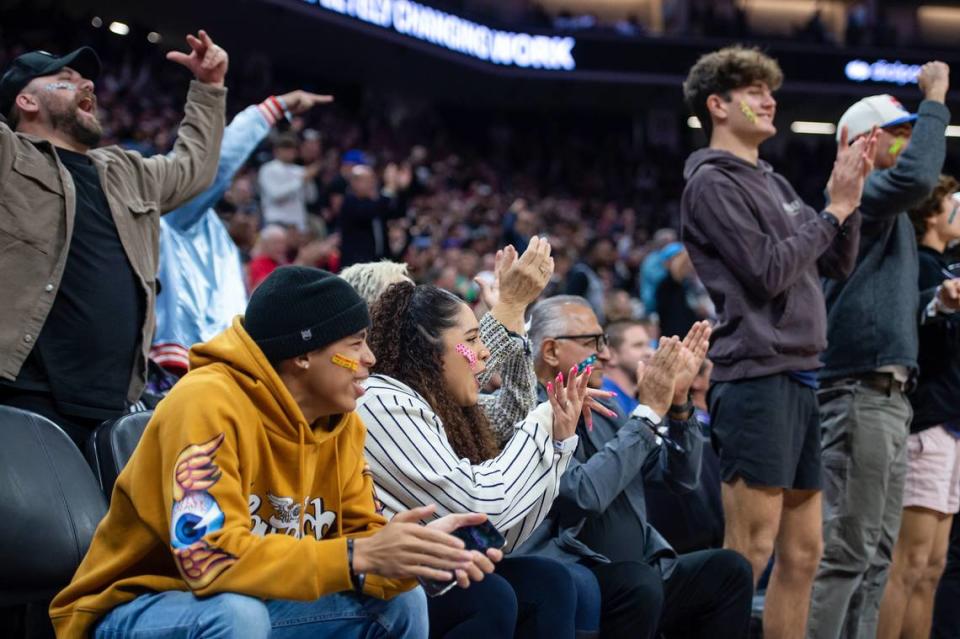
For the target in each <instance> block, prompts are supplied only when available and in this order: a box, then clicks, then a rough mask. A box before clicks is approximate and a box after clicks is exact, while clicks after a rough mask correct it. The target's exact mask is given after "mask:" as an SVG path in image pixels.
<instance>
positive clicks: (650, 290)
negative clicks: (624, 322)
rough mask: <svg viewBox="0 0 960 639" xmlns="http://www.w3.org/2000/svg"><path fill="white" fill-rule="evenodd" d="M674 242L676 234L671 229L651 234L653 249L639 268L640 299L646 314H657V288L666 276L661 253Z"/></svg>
mask: <svg viewBox="0 0 960 639" xmlns="http://www.w3.org/2000/svg"><path fill="white" fill-rule="evenodd" d="M676 241H677V232H676V231H674V230H673V229H660V230H659V231H657V232H656V233H654V234H653V248H652V250H651V251H650V253H648V254H647V256H646V257H645V258H644V259H643V264H642V265H641V267H640V299H641V301H642V302H643V306H644V309H645V310H646V312H647V313H656V312H657V287H658V286H660V282H661V281H662V280H663V278H665V277H666V276H667V267H666V264H664V261H663V256H662V255H661V251H663V249H665V248H666V247H667V246H668V245H670V244H671V243H673V242H676Z"/></svg>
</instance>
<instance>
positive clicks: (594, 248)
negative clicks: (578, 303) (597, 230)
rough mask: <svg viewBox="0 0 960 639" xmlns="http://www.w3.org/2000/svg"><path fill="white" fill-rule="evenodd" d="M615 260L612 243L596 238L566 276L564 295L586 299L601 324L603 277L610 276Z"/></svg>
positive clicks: (602, 238) (603, 293)
mask: <svg viewBox="0 0 960 639" xmlns="http://www.w3.org/2000/svg"><path fill="white" fill-rule="evenodd" d="M616 260H617V250H616V247H615V246H614V244H613V241H612V240H610V238H607V237H597V238H594V239H592V240H590V242H589V243H588V244H587V247H586V249H584V258H583V259H582V260H581V261H579V262H577V263H576V264H574V265H573V268H572V269H570V273H569V274H568V275H567V290H566V294H567V295H577V296H579V297H583V298H586V300H587V301H588V302H590V306H591V308H593V312H594V313H595V314H596V316H597V319H598V320H599V321H600V323H601V324H602V323H603V322H604V321H605V316H604V296H605V294H606V285H605V283H604V276H610V275H611V274H612V268H613V266H614V264H615V263H616Z"/></svg>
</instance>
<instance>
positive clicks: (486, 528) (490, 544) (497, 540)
mask: <svg viewBox="0 0 960 639" xmlns="http://www.w3.org/2000/svg"><path fill="white" fill-rule="evenodd" d="M450 534H451V535H453V536H454V537H459V538H460V539H462V540H463V543H464V545H465V547H466V549H467V550H477V551H479V552H486V551H487V549H488V548H497V549H500V548H503V547H504V546H506V545H507V540H506V539H504V538H503V535H501V534H500V531H499V530H497V528H496V526H494V525H493V524H491V523H490V521H489V520H487V521H485V522H483V523H482V524H477V525H476V526H464V527H463V528H457V529H456V530H454V531H453V532H452V533H450ZM417 580H418V581H419V582H420V585H421V586H423V591H424V592H425V593H427V596H428V597H439V596H440V595H442V594H443V593H445V592H447V591H448V590H450V589H451V588H453V587H454V586H456V585H457V581H456V579H451V580H450V581H434V580H432V579H423V578H420V577H418V578H417Z"/></svg>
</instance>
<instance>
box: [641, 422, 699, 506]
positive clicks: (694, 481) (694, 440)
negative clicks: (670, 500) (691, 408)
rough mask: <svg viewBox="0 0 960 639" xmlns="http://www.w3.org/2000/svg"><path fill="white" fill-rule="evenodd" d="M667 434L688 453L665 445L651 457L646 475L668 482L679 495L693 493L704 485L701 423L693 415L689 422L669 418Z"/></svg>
mask: <svg viewBox="0 0 960 639" xmlns="http://www.w3.org/2000/svg"><path fill="white" fill-rule="evenodd" d="M667 436H668V437H670V439H672V440H673V441H675V442H677V443H678V444H680V446H681V447H682V448H683V450H684V452H682V453H681V452H679V451H676V450H674V449H673V448H672V447H670V446H665V445H661V446H660V449H659V451H658V452H659V455H650V456H649V457H648V458H647V460H646V461H647V463H646V464H645V465H644V469H643V475H644V478H645V479H646V480H647V481H649V482H658V483H661V484H663V485H665V486H666V487H667V488H669V489H670V490H671V491H672V492H673V493H675V494H677V495H685V494H687V493H690V492H693V491H694V490H696V489H697V486H699V485H700V460H701V459H702V458H703V437H701V436H700V422H698V421H697V418H696V417H694V416H693V415H691V416H690V419H688V420H686V421H677V420H674V419H668V420H667Z"/></svg>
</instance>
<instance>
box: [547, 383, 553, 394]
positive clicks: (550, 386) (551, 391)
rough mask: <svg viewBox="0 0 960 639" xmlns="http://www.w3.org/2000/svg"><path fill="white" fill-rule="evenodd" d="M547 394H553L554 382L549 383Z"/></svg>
mask: <svg viewBox="0 0 960 639" xmlns="http://www.w3.org/2000/svg"><path fill="white" fill-rule="evenodd" d="M547 392H548V393H550V394H551V395H552V394H553V382H547Z"/></svg>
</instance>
